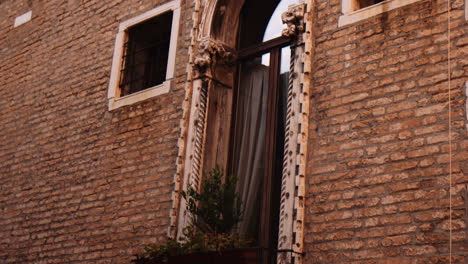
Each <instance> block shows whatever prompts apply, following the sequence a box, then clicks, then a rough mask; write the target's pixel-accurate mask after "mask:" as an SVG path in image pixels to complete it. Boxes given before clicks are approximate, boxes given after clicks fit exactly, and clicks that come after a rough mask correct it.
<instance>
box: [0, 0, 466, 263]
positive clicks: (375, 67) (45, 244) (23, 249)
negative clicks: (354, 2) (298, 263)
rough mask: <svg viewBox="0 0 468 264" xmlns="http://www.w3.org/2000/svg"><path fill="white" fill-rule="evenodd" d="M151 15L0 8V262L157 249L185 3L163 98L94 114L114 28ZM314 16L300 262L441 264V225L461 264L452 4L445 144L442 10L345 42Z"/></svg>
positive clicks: (459, 27) (421, 10) (102, 103)
mask: <svg viewBox="0 0 468 264" xmlns="http://www.w3.org/2000/svg"><path fill="white" fill-rule="evenodd" d="M164 2H167V1H157V0H143V1H141V0H140V1H137V0H125V1H116V0H112V1H97V0H88V1H84V0H70V1H43V0H40V1H31V0H15V1H13V0H4V1H0V14H2V15H1V17H0V89H1V91H2V95H3V96H2V97H1V98H0V116H1V118H0V132H1V133H0V137H1V141H0V142H1V144H0V263H112V264H116V263H129V260H130V259H131V258H132V255H133V254H135V253H137V252H139V251H140V250H141V248H142V245H144V244H146V243H149V242H158V241H162V240H163V239H164V238H165V236H166V234H167V231H168V228H169V225H170V217H169V215H170V209H171V206H172V201H171V198H172V193H173V190H174V174H175V173H176V159H177V154H178V146H177V143H178V139H179V137H180V134H181V131H180V122H181V119H182V118H183V117H182V115H183V109H182V107H183V100H184V97H185V92H184V89H185V84H186V81H187V80H186V79H187V74H186V69H187V63H188V60H189V54H188V51H189V45H190V43H191V37H190V36H191V35H190V34H191V32H190V30H191V28H192V17H193V16H192V12H193V6H194V2H195V1H191V0H184V1H182V7H181V21H180V30H179V38H178V45H177V58H176V71H175V73H176V74H175V76H176V78H175V81H174V84H173V87H171V90H170V92H169V93H167V94H163V95H160V96H158V97H155V98H153V99H149V100H146V101H144V102H141V103H137V104H134V105H131V106H126V107H123V108H119V109H117V110H115V111H111V112H110V111H108V108H107V89H108V85H109V75H110V70H111V64H112V55H113V50H114V43H115V35H116V32H117V30H118V25H119V23H121V22H122V21H125V20H127V19H130V18H132V17H134V16H136V15H139V14H141V13H143V12H145V11H147V10H150V9H152V8H154V7H156V6H158V5H160V4H162V3H164ZM312 2H313V3H314V5H313V7H311V10H312V13H311V14H310V17H311V18H312V20H313V21H314V26H313V34H311V35H312V36H314V39H313V40H312V43H313V52H312V53H311V54H309V55H308V56H312V65H311V66H312V71H311V78H312V79H311V86H312V88H311V91H310V95H311V101H310V113H311V116H310V122H309V129H310V131H309V147H308V150H309V153H308V162H307V175H306V183H307V187H306V198H307V199H306V204H305V208H306V211H305V226H304V227H305V230H304V234H303V235H304V242H305V253H306V254H305V263H366V264H370V263H448V262H449V261H448V255H449V241H450V237H449V234H450V232H449V227H450V224H451V225H452V227H453V232H452V237H451V239H452V241H453V247H452V255H453V262H452V263H465V261H467V258H468V253H467V251H468V248H467V245H468V242H467V241H468V237H467V233H466V225H467V223H466V222H465V219H466V218H467V216H466V213H465V211H464V206H465V205H464V200H463V199H462V196H461V194H462V192H463V191H464V189H465V188H466V187H465V186H466V185H467V184H468V177H467V172H468V166H467V156H468V153H467V149H468V139H467V130H466V125H467V118H466V106H465V103H466V95H465V91H464V89H465V82H466V81H467V75H468V74H467V64H468V60H467V59H468V55H467V43H468V42H467V21H466V20H465V14H464V8H465V7H464V1H463V0H452V1H451V4H452V9H451V28H450V31H451V38H450V41H451V46H450V53H451V57H450V59H451V64H450V65H451V69H452V71H451V82H450V85H451V91H450V93H451V102H452V104H451V119H452V122H451V129H450V131H451V135H452V139H451V145H449V137H448V134H449V122H448V119H449V115H448V113H449V112H448V111H449V107H448V70H447V65H448V64H447V49H448V45H447V1H446V0H443V1H442V0H421V1H419V2H417V3H415V4H412V5H408V6H405V7H401V8H398V9H395V10H392V11H390V12H386V13H383V14H381V15H378V16H375V17H373V18H370V19H367V20H365V21H361V22H356V23H354V24H350V25H346V26H343V27H338V17H339V16H340V14H341V0H315V1H312ZM29 10H32V20H31V21H30V22H27V23H25V24H23V25H21V26H19V27H15V28H14V27H13V21H14V19H15V17H17V16H19V15H21V14H23V13H25V12H27V11H29ZM450 151H451V153H452V155H451V157H450V155H449V154H450ZM450 160H451V163H450ZM450 168H451V172H452V173H451V174H450V173H449V172H450ZM450 175H451V177H450ZM450 178H451V183H452V195H451V196H450V194H449V188H450ZM450 201H451V202H452V203H451V205H452V209H453V211H452V216H451V220H452V221H450V217H449V207H450Z"/></svg>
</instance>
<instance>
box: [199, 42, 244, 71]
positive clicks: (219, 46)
mask: <svg viewBox="0 0 468 264" xmlns="http://www.w3.org/2000/svg"><path fill="white" fill-rule="evenodd" d="M234 59H235V51H234V49H232V48H230V47H229V46H227V45H226V44H224V43H222V42H221V41H217V40H214V39H212V38H204V39H201V40H200V41H198V53H197V55H196V56H195V59H194V70H195V76H194V77H195V78H200V77H202V76H204V75H206V74H207V71H208V70H209V69H211V68H213V67H214V66H215V65H216V64H231V63H232V62H233V61H234Z"/></svg>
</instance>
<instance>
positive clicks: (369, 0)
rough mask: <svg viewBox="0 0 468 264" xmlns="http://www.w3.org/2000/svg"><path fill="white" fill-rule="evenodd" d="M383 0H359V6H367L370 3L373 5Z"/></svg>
mask: <svg viewBox="0 0 468 264" xmlns="http://www.w3.org/2000/svg"><path fill="white" fill-rule="evenodd" d="M383 1H385V0H359V8H364V7H368V6H371V5H375V4H378V3H380V2H383Z"/></svg>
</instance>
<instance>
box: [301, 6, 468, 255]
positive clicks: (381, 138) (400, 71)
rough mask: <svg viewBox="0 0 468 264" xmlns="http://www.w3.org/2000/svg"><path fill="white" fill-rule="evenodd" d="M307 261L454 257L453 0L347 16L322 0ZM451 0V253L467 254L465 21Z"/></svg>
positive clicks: (314, 93) (313, 109)
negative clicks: (343, 21) (345, 19)
mask: <svg viewBox="0 0 468 264" xmlns="http://www.w3.org/2000/svg"><path fill="white" fill-rule="evenodd" d="M315 2H316V4H315V6H314V9H313V10H314V11H313V12H314V15H315V16H316V20H315V29H314V30H315V32H314V34H315V36H316V37H315V39H314V45H315V50H314V54H313V58H314V64H313V69H312V78H313V90H312V91H311V94H312V102H311V112H312V113H313V115H312V116H311V128H312V131H311V135H312V136H311V138H310V144H311V147H310V152H309V163H308V172H309V175H308V177H307V181H308V190H309V191H308V198H307V204H306V208H307V214H306V231H305V232H306V233H305V236H304V237H305V243H306V251H307V253H306V263H448V262H449V261H448V258H449V240H450V238H449V206H450V195H449V187H450V185H449V175H450V174H449V172H450V165H449V160H450V155H449V153H450V152H449V148H450V147H449V136H448V133H449V121H448V90H449V86H448V62H447V58H448V56H447V48H448V44H447V32H448V25H447V1H441V0H439V1H436V0H434V1H426V0H421V1H420V2H417V3H415V4H412V5H409V6H406V7H403V8H399V9H396V10H393V11H390V12H387V13H384V14H382V15H378V16H376V17H373V18H370V19H368V20H365V21H361V22H357V23H355V24H351V25H348V26H344V27H338V22H337V19H338V17H339V15H340V13H341V1H340V0H330V1H328V0H327V1H325V0H317V1H315ZM463 9H464V5H463V1H461V0H456V1H451V11H450V13H451V26H450V31H451V37H450V41H451V43H450V49H451V52H450V54H451V56H450V59H451V63H450V65H451V68H452V71H451V100H452V103H451V110H452V112H451V118H452V122H451V124H450V126H451V134H452V139H451V143H452V145H451V149H452V155H451V160H452V163H451V172H452V208H453V212H452V219H453V221H452V229H453V233H452V237H451V239H452V241H453V248H452V256H453V258H452V259H453V262H452V263H465V261H467V260H468V252H467V244H468V243H467V234H466V229H465V227H466V226H465V225H466V223H465V222H464V220H463V219H464V217H465V216H464V211H463V199H462V197H461V192H462V191H463V189H464V188H465V185H466V184H467V183H468V177H467V172H468V171H467V168H466V165H464V164H466V162H467V157H468V152H467V137H466V135H467V131H466V129H465V123H466V117H465V114H466V113H465V111H466V109H465V106H464V105H465V98H466V97H465V95H464V83H465V81H467V75H468V74H467V68H466V67H467V64H468V60H467V59H468V54H467V46H466V45H467V42H466V39H467V24H466V23H467V22H466V21H465V19H464V12H463Z"/></svg>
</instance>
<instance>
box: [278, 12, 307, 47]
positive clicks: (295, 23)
mask: <svg viewBox="0 0 468 264" xmlns="http://www.w3.org/2000/svg"><path fill="white" fill-rule="evenodd" d="M305 10H306V5H305V4H298V5H290V6H289V8H288V10H287V11H286V12H284V13H283V14H282V15H281V19H282V20H283V23H284V24H286V26H287V27H286V28H285V29H283V32H282V35H283V36H285V37H295V38H297V39H298V40H300V39H301V38H302V33H303V32H304V29H305V24H304V15H305Z"/></svg>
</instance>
